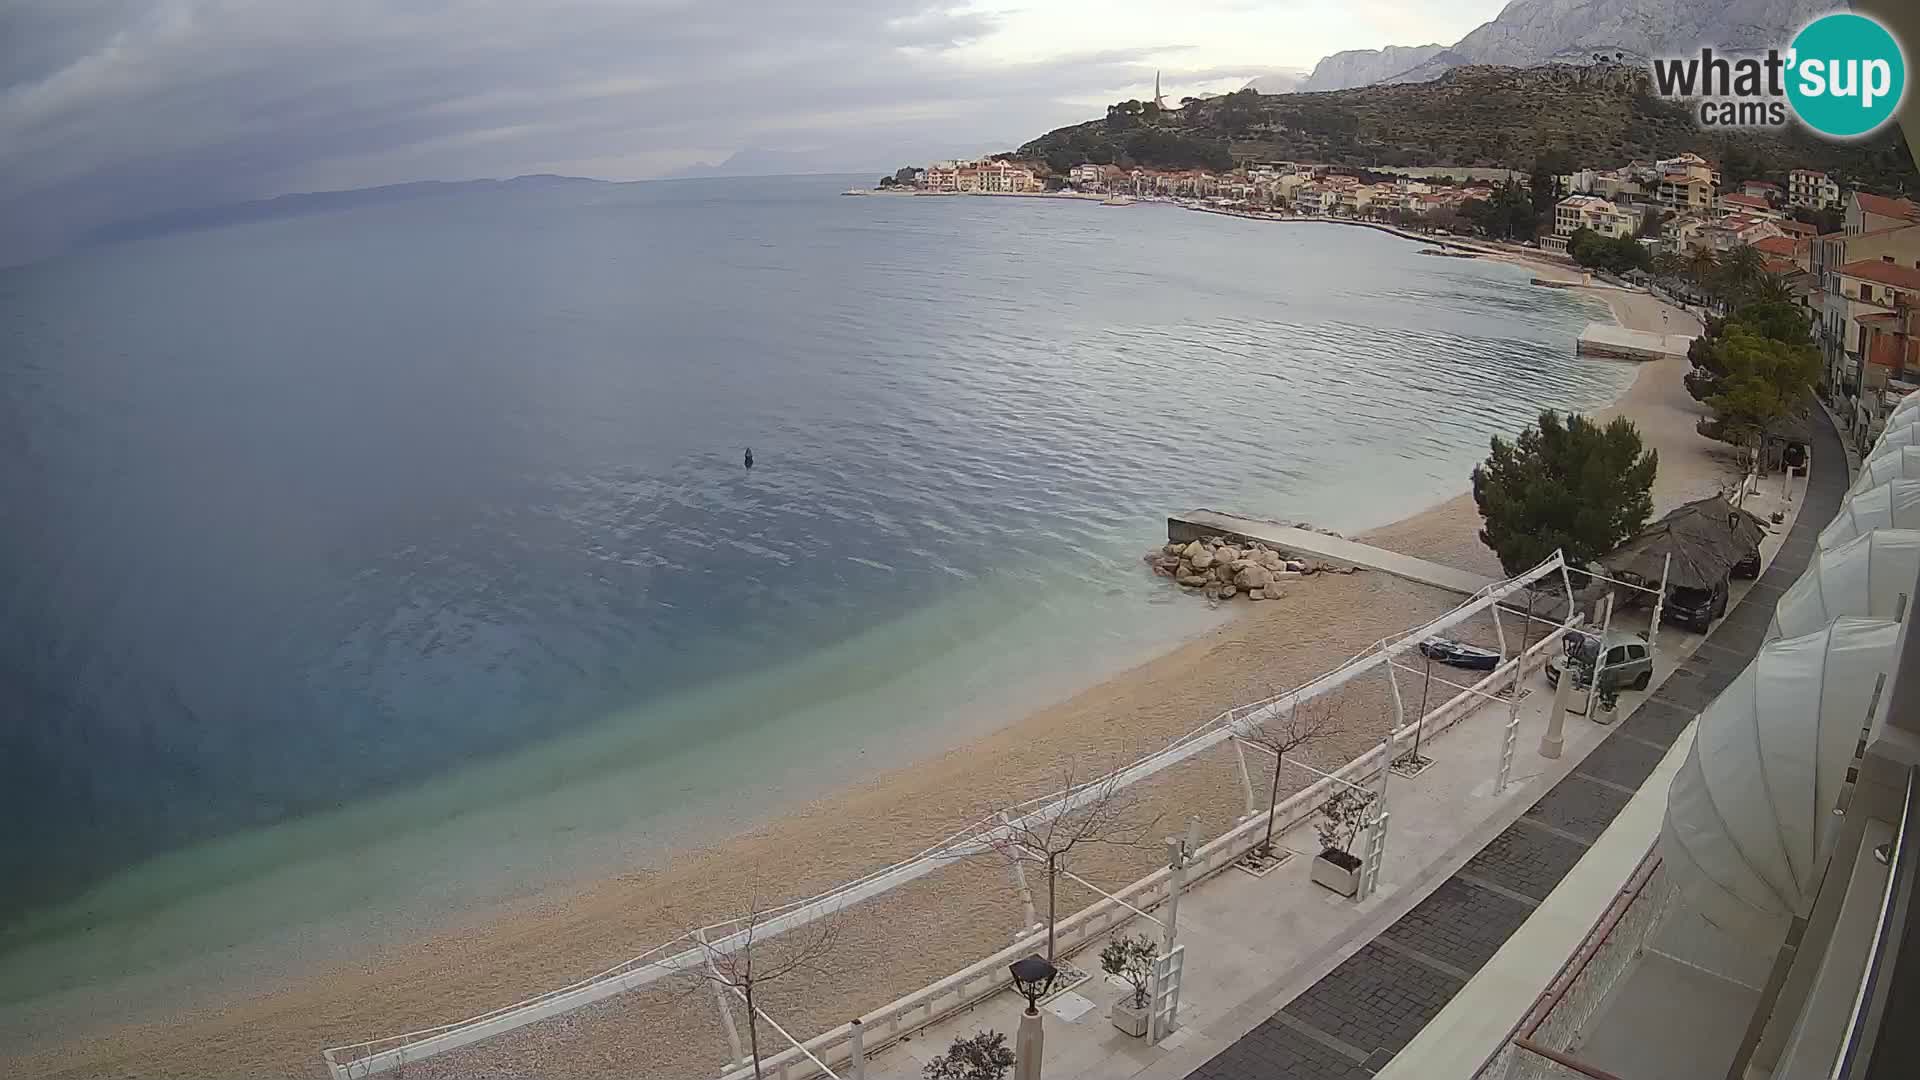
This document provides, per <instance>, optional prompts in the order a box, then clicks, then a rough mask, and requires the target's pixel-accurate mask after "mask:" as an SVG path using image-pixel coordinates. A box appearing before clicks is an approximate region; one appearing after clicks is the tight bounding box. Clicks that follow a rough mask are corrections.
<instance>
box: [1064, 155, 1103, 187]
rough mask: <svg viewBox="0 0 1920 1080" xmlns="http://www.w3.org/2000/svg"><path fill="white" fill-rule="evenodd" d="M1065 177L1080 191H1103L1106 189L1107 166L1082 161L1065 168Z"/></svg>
mask: <svg viewBox="0 0 1920 1080" xmlns="http://www.w3.org/2000/svg"><path fill="white" fill-rule="evenodd" d="M1067 179H1068V180H1069V181H1071V182H1072V183H1073V186H1074V187H1077V188H1079V189H1080V190H1082V191H1104V190H1105V189H1106V180H1107V167H1106V166H1105V165H1095V164H1093V163H1092V162H1082V163H1081V164H1079V165H1075V166H1074V167H1073V168H1071V169H1069V170H1067Z"/></svg>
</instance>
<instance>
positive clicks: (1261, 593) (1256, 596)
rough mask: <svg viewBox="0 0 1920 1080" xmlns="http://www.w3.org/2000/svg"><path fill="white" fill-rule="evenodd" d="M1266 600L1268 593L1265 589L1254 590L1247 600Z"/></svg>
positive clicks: (1248, 594) (1249, 593)
mask: <svg viewBox="0 0 1920 1080" xmlns="http://www.w3.org/2000/svg"><path fill="white" fill-rule="evenodd" d="M1266 598H1267V593H1266V590H1264V589H1254V590H1252V591H1251V592H1248V593H1247V599H1249V600H1265V599H1266Z"/></svg>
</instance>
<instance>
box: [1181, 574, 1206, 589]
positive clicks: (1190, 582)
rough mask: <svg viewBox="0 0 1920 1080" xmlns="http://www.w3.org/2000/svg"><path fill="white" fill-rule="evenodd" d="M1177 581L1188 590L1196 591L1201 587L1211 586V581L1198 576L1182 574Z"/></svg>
mask: <svg viewBox="0 0 1920 1080" xmlns="http://www.w3.org/2000/svg"><path fill="white" fill-rule="evenodd" d="M1178 580H1179V582H1180V584H1182V585H1185V586H1186V587H1187V588H1189V589H1198V588H1200V587H1201V586H1203V585H1208V584H1211V583H1212V580H1213V579H1212V578H1207V577H1202V576H1201V575H1199V574H1182V575H1181V576H1180V578H1179V579H1178Z"/></svg>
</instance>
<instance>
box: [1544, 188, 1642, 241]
mask: <svg viewBox="0 0 1920 1080" xmlns="http://www.w3.org/2000/svg"><path fill="white" fill-rule="evenodd" d="M1635 218H1636V215H1635V214H1634V213H1633V212H1632V211H1630V210H1626V209H1623V208H1621V207H1618V206H1615V205H1614V204H1613V203H1610V202H1608V201H1607V200H1605V199H1602V198H1600V197H1599V196H1597V195H1569V196H1567V197H1566V198H1564V199H1561V200H1560V201H1559V203H1557V204H1556V205H1555V206H1554V208H1553V235H1552V236H1549V237H1545V238H1544V239H1543V240H1542V241H1541V244H1542V246H1544V247H1545V248H1547V249H1548V250H1549V251H1565V250H1566V249H1567V241H1568V239H1570V238H1571V237H1572V236H1573V234H1574V233H1575V232H1577V231H1579V230H1581V229H1592V230H1593V231H1594V232H1597V233H1599V234H1600V235H1601V236H1632V235H1633V229H1634V224H1635Z"/></svg>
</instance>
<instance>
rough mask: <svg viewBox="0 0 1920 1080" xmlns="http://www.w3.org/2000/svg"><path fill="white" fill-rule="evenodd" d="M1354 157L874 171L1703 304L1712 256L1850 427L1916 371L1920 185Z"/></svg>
mask: <svg viewBox="0 0 1920 1080" xmlns="http://www.w3.org/2000/svg"><path fill="white" fill-rule="evenodd" d="M1420 173H1421V174H1422V175H1418V176H1416V175H1410V173H1409V171H1408V170H1390V169H1380V170H1373V169H1356V168H1349V167H1336V166H1325V165H1314V164H1305V163H1298V162H1287V161H1269V162H1248V163H1244V164H1241V165H1238V166H1237V167H1235V168H1233V169H1231V170H1227V171H1221V172H1215V171H1211V170H1206V169H1155V168H1145V167H1131V168H1126V167H1122V166H1119V165H1113V164H1099V163H1094V162H1082V163H1080V164H1076V165H1073V166H1072V167H1071V168H1069V169H1068V170H1067V171H1066V172H1065V173H1064V174H1061V173H1056V172H1053V171H1051V170H1049V169H1048V168H1047V167H1046V166H1045V165H1044V164H1038V165H1036V164H1027V163H1022V162H1019V161H1016V160H1012V159H1009V158H992V159H986V160H976V161H937V162H934V163H932V164H929V165H927V166H925V167H908V168H903V169H901V170H899V171H898V172H896V173H894V174H893V175H891V176H887V177H883V178H881V181H880V187H881V189H883V190H891V191H897V192H901V193H915V194H939V195H949V194H986V195H1036V194H1055V195H1059V196H1078V197H1086V198H1103V199H1105V200H1106V201H1108V202H1109V203H1123V202H1130V201H1134V200H1156V201H1168V202H1172V203H1176V204H1178V205H1181V206H1185V207H1188V208H1191V209H1201V210H1213V211H1217V212H1225V213H1233V214H1239V215H1244V216H1248V217H1257V218H1308V219H1331V220H1337V221H1356V222H1373V223H1379V224H1385V225H1391V226H1395V227H1397V228H1400V229H1404V230H1407V231H1411V232H1416V233H1421V234H1428V235H1433V236H1443V237H1477V238H1480V239H1482V240H1483V241H1486V242H1492V243H1496V244H1500V243H1505V244H1510V245H1517V246H1519V247H1522V248H1525V249H1529V253H1530V254H1532V255H1535V256H1537V257H1541V258H1548V259H1566V260H1570V261H1571V262H1573V263H1575V264H1578V265H1579V266H1581V267H1584V268H1586V269H1588V270H1592V271H1596V272H1599V273H1601V274H1603V275H1608V276H1611V277H1613V278H1614V279H1616V280H1618V281H1621V282H1624V283H1630V284H1634V285H1638V286H1647V287H1660V288H1662V289H1664V290H1665V291H1667V292H1668V293H1670V294H1673V295H1676V296H1677V297H1679V298H1681V299H1685V300H1689V301H1692V302H1695V303H1698V304H1701V305H1702V306H1704V307H1706V308H1708V309H1709V310H1717V309H1721V308H1723V307H1724V305H1723V304H1722V303H1721V302H1719V300H1718V299H1717V297H1716V295H1715V291H1714V290H1713V289H1711V288H1708V287H1706V285H1707V282H1708V281H1709V280H1710V279H1712V278H1713V277H1714V276H1715V274H1716V271H1718V272H1719V273H1721V274H1724V273H1727V272H1733V273H1743V274H1749V275H1751V274H1756V273H1758V274H1763V275H1765V276H1767V277H1768V278H1769V279H1771V280H1772V281H1774V282H1777V285H1778V288H1779V290H1780V291H1781V292H1782V294H1784V295H1790V296H1791V297H1792V298H1793V302H1794V303H1795V304H1797V305H1798V306H1799V307H1800V308H1801V310H1802V311H1803V313H1804V314H1805V315H1806V317H1807V318H1808V320H1809V321H1810V323H1811V325H1812V328H1813V338H1814V341H1815V343H1816V344H1817V345H1818V346H1819V348H1820V351H1821V354H1822V360H1823V364H1822V378H1821V382H1820V386H1819V389H1820V391H1821V393H1822V395H1823V396H1824V397H1826V398H1827V400H1828V401H1829V403H1830V404H1832V405H1833V406H1834V409H1835V412H1836V413H1837V414H1838V415H1839V417H1840V419H1841V421H1842V423H1843V424H1844V425H1845V426H1846V427H1847V428H1848V429H1849V432H1850V433H1851V434H1852V436H1853V437H1854V438H1855V440H1856V441H1859V440H1861V439H1870V433H1872V432H1875V431H1877V430H1878V429H1879V426H1880V422H1881V420H1882V418H1883V417H1884V416H1885V415H1886V414H1887V412H1889V411H1890V410H1891V409H1892V407H1893V404H1894V403H1895V402H1896V401H1897V400H1898V399H1899V398H1900V397H1902V396H1904V395H1905V394H1906V393H1907V392H1909V391H1911V390H1913V389H1915V388H1916V387H1920V315H1917V314H1916V310H1917V309H1920V203H1916V202H1914V201H1913V200H1910V199H1906V198H1894V197H1890V196H1885V195H1878V194H1874V193H1873V192H1870V191H1865V190H1860V189H1858V188H1853V189H1850V190H1847V189H1843V188H1842V186H1841V184H1840V183H1839V182H1838V181H1837V180H1836V179H1835V178H1834V177H1832V176H1830V175H1828V174H1827V173H1825V172H1821V171H1818V170H1813V169H1792V170H1789V171H1785V172H1783V173H1781V174H1779V175H1778V176H1775V177H1772V178H1767V177H1748V178H1745V179H1741V180H1740V181H1739V182H1738V183H1723V182H1722V176H1721V172H1720V170H1719V168H1718V167H1717V166H1716V165H1715V164H1714V163H1713V162H1711V161H1709V160H1707V159H1706V158H1704V157H1702V156H1700V155H1698V154H1693V153H1683V154H1679V155H1677V156H1675V157H1671V158H1664V159H1661V160H1657V161H1632V162H1628V163H1626V164H1624V165H1621V166H1618V167H1614V168H1607V169H1593V168H1582V169H1577V170H1574V171H1572V172H1568V173H1561V174H1552V173H1546V172H1539V171H1536V172H1535V173H1533V174H1531V175H1529V174H1526V173H1519V172H1508V171H1503V170H1488V169H1473V170H1447V169H1443V168H1439V169H1427V170H1420Z"/></svg>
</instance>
